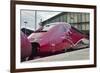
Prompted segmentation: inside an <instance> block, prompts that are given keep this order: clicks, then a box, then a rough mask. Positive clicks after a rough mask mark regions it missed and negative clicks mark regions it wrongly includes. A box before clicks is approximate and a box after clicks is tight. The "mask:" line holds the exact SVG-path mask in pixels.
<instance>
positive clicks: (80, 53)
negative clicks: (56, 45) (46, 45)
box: [25, 48, 89, 63]
mask: <svg viewBox="0 0 100 73" xmlns="http://www.w3.org/2000/svg"><path fill="white" fill-rule="evenodd" d="M87 59H89V48H85V49H81V50H76V51H71V52H66V53H62V54H58V55H53V56H48V57H44V58H38V59H35V60H30V61H27V63H33V62H51V61H72V60H87ZM25 63H26V62H25Z"/></svg>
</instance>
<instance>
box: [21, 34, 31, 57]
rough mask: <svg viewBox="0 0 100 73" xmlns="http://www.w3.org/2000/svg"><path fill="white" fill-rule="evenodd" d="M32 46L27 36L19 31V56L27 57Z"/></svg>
mask: <svg viewBox="0 0 100 73" xmlns="http://www.w3.org/2000/svg"><path fill="white" fill-rule="evenodd" d="M31 51H32V46H31V43H30V42H29V40H28V39H27V36H26V35H25V34H24V33H23V32H21V58H25V57H28V56H29V55H30V54H31Z"/></svg>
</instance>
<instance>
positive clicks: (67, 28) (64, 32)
mask: <svg viewBox="0 0 100 73" xmlns="http://www.w3.org/2000/svg"><path fill="white" fill-rule="evenodd" d="M21 37H23V36H21ZM84 38H87V35H85V34H82V33H81V32H80V31H79V30H77V29H76V28H74V27H72V26H71V25H70V24H68V23H65V22H55V23H51V24H49V25H46V26H44V28H43V30H41V31H37V32H33V33H32V34H31V35H29V36H28V37H24V39H27V41H26V42H27V44H26V43H25V44H24V42H25V41H24V42H23V38H21V45H23V46H22V47H21V49H23V50H22V51H23V53H24V54H23V53H22V54H21V57H22V58H23V57H28V56H30V54H31V56H32V55H35V54H38V55H41V56H42V55H48V54H52V53H56V52H61V51H64V50H67V49H70V48H77V44H78V43H80V42H81V41H82V39H84ZM29 44H30V45H29ZM26 47H27V48H26ZM26 50H27V51H26ZM28 50H30V51H31V52H30V51H28ZM25 53H26V54H25ZM27 53H29V54H27ZM32 53H33V54H32Z"/></svg>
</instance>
